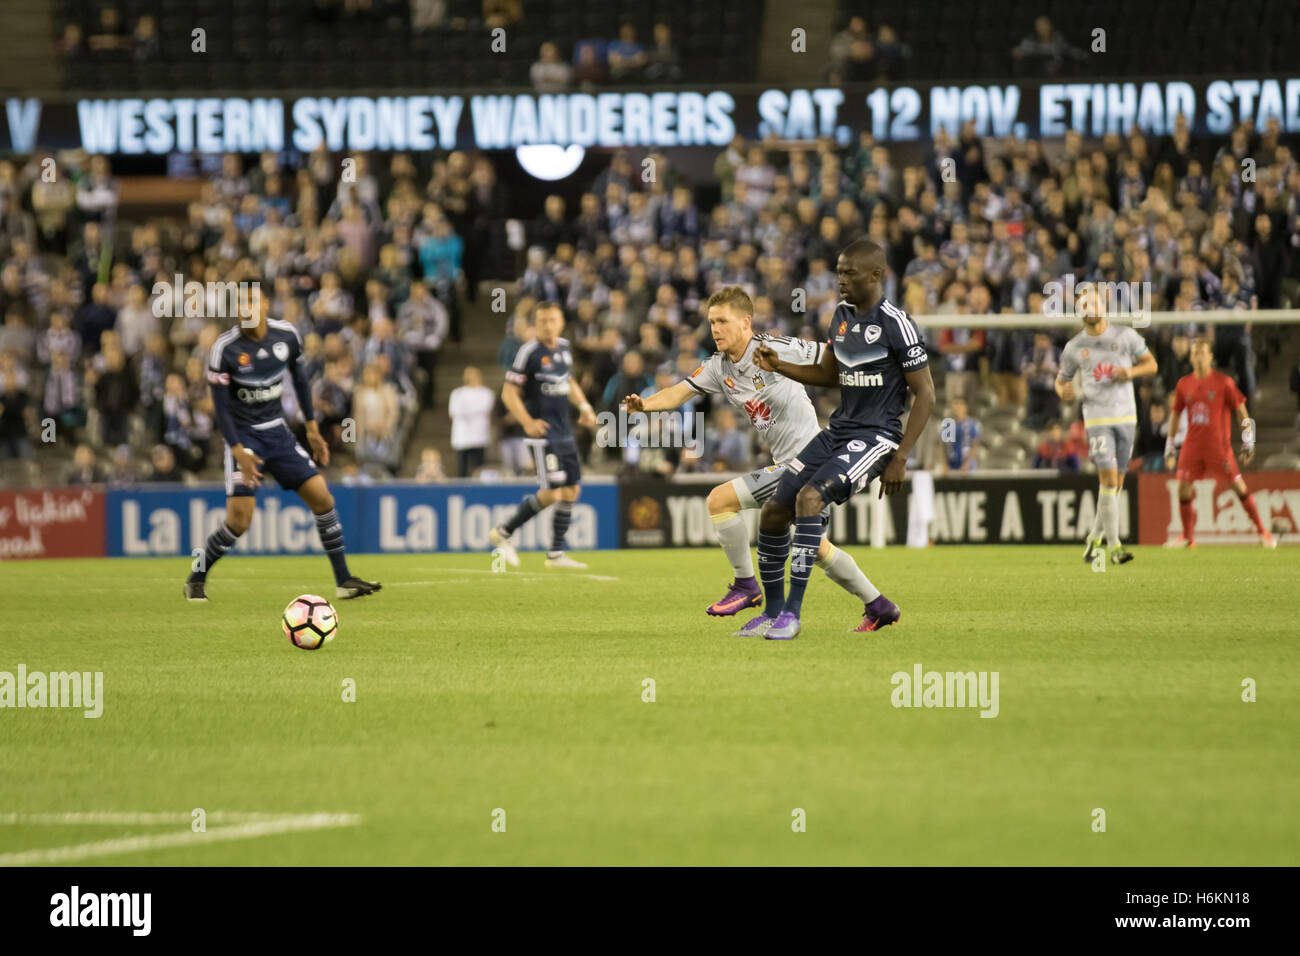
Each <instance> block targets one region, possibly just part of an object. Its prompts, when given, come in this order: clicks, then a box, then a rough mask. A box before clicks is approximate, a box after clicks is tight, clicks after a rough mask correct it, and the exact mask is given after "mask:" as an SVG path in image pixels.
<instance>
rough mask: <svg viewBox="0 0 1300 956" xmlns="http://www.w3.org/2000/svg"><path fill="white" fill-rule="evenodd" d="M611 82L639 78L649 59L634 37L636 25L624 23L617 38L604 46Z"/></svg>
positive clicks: (623, 81)
mask: <svg viewBox="0 0 1300 956" xmlns="http://www.w3.org/2000/svg"><path fill="white" fill-rule="evenodd" d="M605 58H606V60H608V62H609V80H610V82H611V83H631V82H633V81H635V80H638V79H640V77H641V71H642V70H643V69H645V65H646V63H647V62H648V60H649V57H648V56H647V55H646V51H645V47H643V46H642V45H641V44H640V43H639V42H638V41H637V38H636V27H634V26H633V25H632V24H630V23H625V24H623V25H622V26H621V27H619V29H618V39H617V40H615V41H614V42H613V43H611V44H610V45H609V46H607V47H606V48H605Z"/></svg>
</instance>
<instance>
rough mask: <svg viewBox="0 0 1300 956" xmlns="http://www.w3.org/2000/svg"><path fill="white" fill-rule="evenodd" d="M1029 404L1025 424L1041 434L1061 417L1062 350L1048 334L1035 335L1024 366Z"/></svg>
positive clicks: (1022, 371) (1026, 407) (1026, 409)
mask: <svg viewBox="0 0 1300 956" xmlns="http://www.w3.org/2000/svg"><path fill="white" fill-rule="evenodd" d="M1020 370H1021V374H1022V375H1023V376H1024V381H1025V391H1026V394H1027V395H1028V401H1027V402H1026V405H1025V425H1026V426H1027V427H1029V428H1032V429H1034V430H1035V431H1037V430H1038V429H1040V428H1042V427H1043V426H1044V425H1046V424H1047V423H1048V422H1050V421H1052V420H1054V419H1057V418H1059V417H1060V415H1061V396H1059V395H1057V394H1056V387H1055V383H1056V376H1057V374H1058V373H1059V372H1060V370H1061V353H1060V350H1059V349H1057V348H1056V346H1054V345H1053V344H1052V337H1051V336H1050V335H1048V334H1047V333H1046V332H1038V333H1035V335H1034V347H1033V349H1032V351H1030V352H1029V354H1027V355H1025V356H1024V358H1023V359H1022V360H1021V363H1020Z"/></svg>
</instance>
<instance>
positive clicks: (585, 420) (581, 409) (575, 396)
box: [569, 377, 596, 428]
mask: <svg viewBox="0 0 1300 956" xmlns="http://www.w3.org/2000/svg"><path fill="white" fill-rule="evenodd" d="M569 401H570V402H572V403H573V404H574V405H575V406H577V409H578V424H579V425H581V426H582V427H583V428H595V427H596V410H595V409H594V408H592V407H591V402H589V401H587V396H586V395H585V394H584V393H583V391H582V386H581V385H579V384H578V383H577V382H576V381H574V379H573V378H572V377H570V378H569Z"/></svg>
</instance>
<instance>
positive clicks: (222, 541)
mask: <svg viewBox="0 0 1300 956" xmlns="http://www.w3.org/2000/svg"><path fill="white" fill-rule="evenodd" d="M256 299H257V301H256V304H255V305H254V306H253V313H254V314H255V315H256V322H255V323H252V322H250V323H249V324H248V325H245V324H244V321H242V320H241V322H240V324H239V325H237V326H235V327H234V328H232V329H228V330H227V331H226V332H224V333H222V334H221V335H220V336H218V338H217V340H216V342H214V343H213V344H212V351H211V352H210V353H209V354H208V384H209V387H210V388H211V391H212V405H213V407H214V409H215V411H216V419H217V426H218V427H219V428H220V429H221V435H222V437H223V438H224V439H225V440H226V454H225V467H226V520H225V521H224V522H223V523H222V525H221V527H219V528H217V530H216V531H214V532H212V534H211V535H209V537H208V542H207V546H206V547H205V548H204V550H203V554H202V555H200V556H199V558H198V560H197V561H196V567H195V568H194V570H193V571H192V572H191V573H190V576H189V578H188V579H187V580H186V582H185V599H186V600H187V601H206V600H207V599H208V596H207V593H206V591H205V585H206V583H207V578H208V573H209V572H210V571H211V570H212V566H213V565H214V564H216V563H217V561H219V560H220V559H221V556H222V555H224V554H225V553H226V552H227V551H229V550H230V549H231V548H233V547H234V546H235V542H236V541H238V540H239V536H240V535H242V534H243V533H244V532H245V531H247V530H248V526H249V525H250V524H251V523H252V521H253V508H254V505H255V504H256V501H257V498H256V496H257V487H258V485H259V484H261V480H262V470H263V468H265V470H266V471H267V472H268V473H269V474H270V475H271V477H273V478H274V479H275V480H276V481H277V482H279V484H280V487H281V488H284V489H285V490H286V491H295V492H297V493H298V497H300V498H301V499H302V500H303V501H304V502H305V503H306V504H307V507H309V508H311V510H312V514H314V515H315V516H316V531H317V533H318V534H319V535H320V540H321V544H322V545H323V546H324V548H325V553H326V554H327V555H328V556H329V559H330V564H331V565H332V566H333V568H334V582H335V585H336V590H335V593H336V594H337V596H338V597H341V598H355V597H361V596H363V595H366V594H373V593H374V592H375V591H378V590H379V589H380V585H379V584H378V583H377V582H371V581H363V580H361V579H360V578H358V577H355V576H353V574H352V572H351V571H349V570H348V562H347V558H346V557H345V555H344V552H343V526H342V524H340V522H339V515H338V512H337V511H335V510H334V496H333V495H331V494H330V490H329V487H328V486H327V485H326V484H325V479H324V478H323V477H322V476H321V475H320V473H319V472H318V471H317V470H316V466H315V464H313V463H312V458H311V456H309V455H308V454H307V452H305V451H303V449H302V446H301V445H299V444H298V442H297V441H296V440H295V439H294V437H293V432H291V431H289V426H288V425H287V424H286V423H285V420H284V407H283V405H282V404H281V402H280V396H281V395H282V394H283V393H284V373H285V370H286V369H287V370H288V372H289V374H290V376H291V377H292V380H293V390H294V393H295V394H296V395H297V396H298V407H299V408H301V409H302V414H303V417H304V418H306V420H307V441H308V443H309V444H310V445H311V448H312V452H313V453H314V454H315V456H316V460H317V461H319V462H320V463H321V464H322V465H328V464H329V456H330V450H329V445H328V444H326V442H325V439H324V438H322V437H321V434H320V427H319V425H317V423H316V421H315V418H314V413H313V409H312V401H311V385H310V383H309V382H308V381H307V375H306V373H305V372H304V370H303V367H302V363H301V361H300V359H301V358H302V341H301V340H300V339H299V338H298V332H297V330H296V329H294V327H293V326H292V325H291V324H289V323H288V322H282V321H280V320H279V319H272V318H270V317H269V312H270V303H271V300H270V298H269V297H268V296H263V295H258V296H257V297H256Z"/></svg>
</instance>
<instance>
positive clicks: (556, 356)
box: [489, 302, 596, 568]
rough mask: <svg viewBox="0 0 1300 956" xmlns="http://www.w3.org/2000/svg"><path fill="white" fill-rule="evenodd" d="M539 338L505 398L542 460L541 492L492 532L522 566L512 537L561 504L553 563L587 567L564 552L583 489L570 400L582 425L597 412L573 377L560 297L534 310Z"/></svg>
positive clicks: (525, 351) (519, 358) (519, 361)
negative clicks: (576, 502) (574, 508)
mask: <svg viewBox="0 0 1300 956" xmlns="http://www.w3.org/2000/svg"><path fill="white" fill-rule="evenodd" d="M533 323H534V326H535V327H536V329H537V338H535V339H533V340H532V341H530V342H525V343H524V344H523V345H521V346H520V347H519V351H518V352H517V353H516V354H515V361H514V365H512V366H511V368H510V370H509V371H508V372H506V382H505V384H504V385H503V386H501V401H502V402H503V403H504V404H505V406H506V408H507V409H509V411H510V414H512V415H514V416H515V419H516V420H517V421H518V422H519V424H520V425H522V426H523V429H524V432H525V434H527V436H528V437H527V438H526V439H525V440H524V443H525V446H526V447H527V448H529V450H530V451H531V452H532V454H533V459H534V461H535V462H536V463H537V483H538V485H539V487H538V489H537V493H536V494H532V495H529V496H528V497H527V498H525V499H524V500H523V503H522V504H520V506H519V510H518V511H516V512H515V514H514V517H512V518H511V519H510V520H509V521H507V522H506V523H505V524H503V525H501V526H499V527H496V528H493V529H492V531H491V532H490V533H489V537H490V539H491V541H492V545H493V547H495V548H496V549H497V550H498V551H500V553H501V555H502V556H503V557H504V558H505V559H506V561H507V562H508V563H509V564H510V565H511V566H512V567H518V566H519V554H518V552H517V551H516V550H515V546H514V543H513V542H512V541H511V540H510V538H511V536H512V535H513V534H514V533H515V532H516V531H517V530H519V528H520V527H522V526H523V525H524V524H525V523H526V522H528V521H530V520H532V518H533V517H534V516H535V515H536V514H537V513H538V512H539V511H541V510H542V509H543V508H546V507H547V506H548V505H551V504H554V505H555V514H554V516H553V517H552V519H551V548H550V550H549V551H548V552H547V553H546V562H545V564H546V567H548V568H585V567H586V565H585V564H583V563H582V562H580V561H575V560H573V559H572V558H570V557H569V556H568V555H567V554H565V553H564V536H565V534H566V533H567V532H568V530H569V522H570V521H571V520H572V518H573V503H574V502H575V501H577V500H578V495H579V494H580V493H581V491H582V487H581V485H580V482H581V481H582V463H581V460H580V459H579V457H578V442H577V439H576V438H574V436H573V419H572V415H571V413H570V411H569V406H570V405H576V406H577V407H578V411H579V414H578V424H579V425H582V426H583V427H584V428H592V427H594V426H595V424H596V413H595V411H594V410H593V409H592V407H591V404H590V403H589V402H588V401H587V399H586V396H584V395H583V394H582V388H581V387H580V386H579V385H578V383H577V382H576V381H574V380H573V374H572V373H573V351H572V346H570V345H569V340H568V339H565V338H561V337H560V333H561V332H563V331H564V310H563V309H561V308H560V307H559V305H557V304H556V303H554V302H541V303H538V305H537V307H536V308H535V309H534V310H533Z"/></svg>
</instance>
